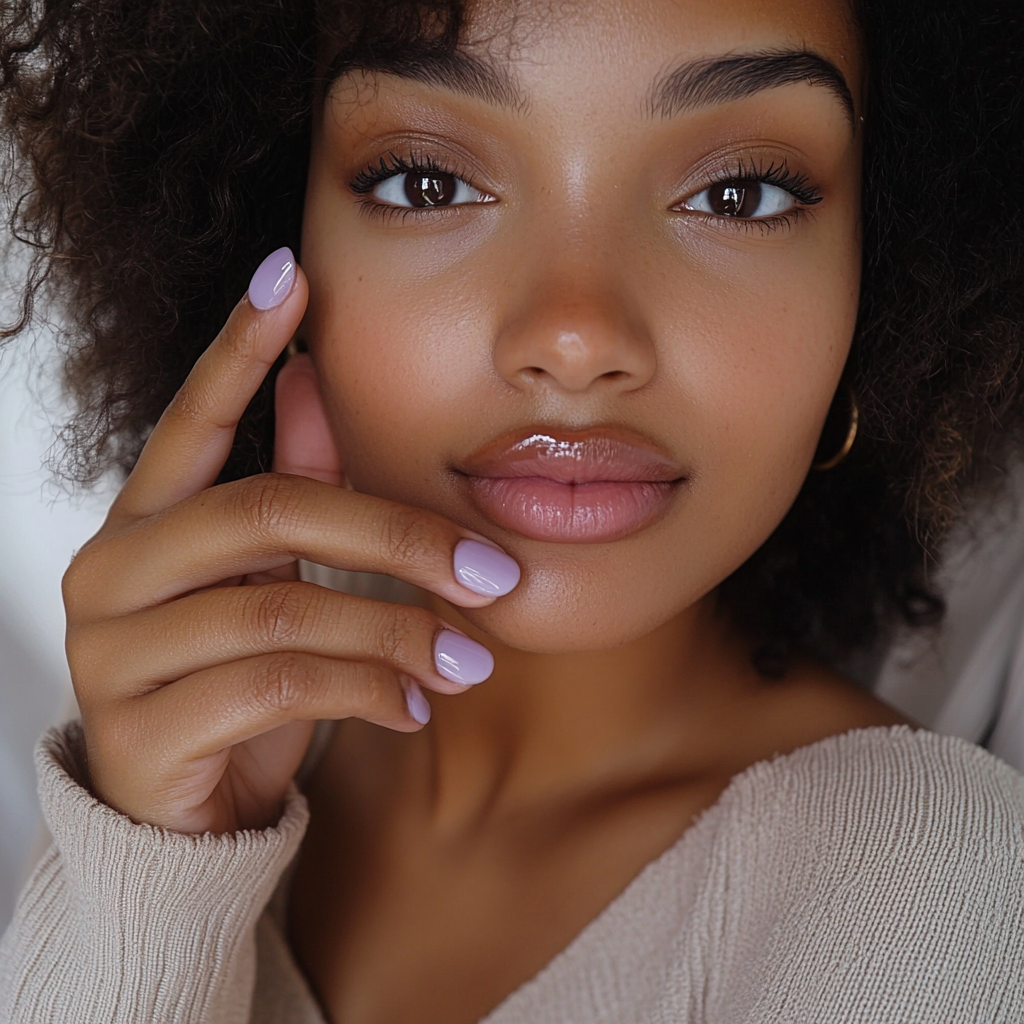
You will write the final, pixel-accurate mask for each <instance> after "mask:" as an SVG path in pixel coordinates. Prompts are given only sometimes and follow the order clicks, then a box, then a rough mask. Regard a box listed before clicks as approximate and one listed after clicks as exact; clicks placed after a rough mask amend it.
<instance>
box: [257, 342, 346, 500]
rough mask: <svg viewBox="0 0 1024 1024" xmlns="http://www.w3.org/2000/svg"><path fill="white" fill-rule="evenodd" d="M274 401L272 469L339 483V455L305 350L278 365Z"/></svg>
mask: <svg viewBox="0 0 1024 1024" xmlns="http://www.w3.org/2000/svg"><path fill="white" fill-rule="evenodd" d="M274 402H275V421H276V425H275V429H274V470H275V471H276V472H278V473H294V474H295V475H296V476H308V477H311V478H312V479H313V480H321V481H323V483H326V484H335V485H336V486H340V485H341V483H342V472H341V458H340V456H339V455H338V448H337V445H336V444H335V443H334V435H333V434H332V433H331V425H330V422H329V421H328V418H327V409H326V408H325V406H324V399H323V395H322V394H321V393H320V382H319V380H317V376H316V369H315V368H314V366H313V360H312V359H310V357H309V356H308V355H307V354H306V353H301V354H300V355H296V356H292V358H291V359H289V360H288V362H287V363H285V365H284V366H283V367H281V372H280V373H278V375H277V385H276V389H275V397H274Z"/></svg>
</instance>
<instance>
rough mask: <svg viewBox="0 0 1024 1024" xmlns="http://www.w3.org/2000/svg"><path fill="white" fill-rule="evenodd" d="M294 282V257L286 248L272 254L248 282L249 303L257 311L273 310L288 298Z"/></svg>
mask: <svg viewBox="0 0 1024 1024" xmlns="http://www.w3.org/2000/svg"><path fill="white" fill-rule="evenodd" d="M294 281H295V256H294V255H293V253H292V251H291V249H289V248H288V246H284V248H282V249H277V250H276V251H275V252H272V253H271V254H270V255H269V256H268V257H267V258H266V259H265V260H264V261H263V262H262V263H261V264H260V265H259V266H258V267H257V268H256V273H255V274H253V275H252V280H251V281H250V282H249V301H250V302H251V303H252V304H253V305H254V306H255V307H256V308H257V309H273V308H274V307H275V306H280V305H281V303H282V302H284V300H285V299H286V298H287V297H288V293H289V292H290V291H291V290H292V284H293V283H294Z"/></svg>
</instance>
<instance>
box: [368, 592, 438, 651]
mask: <svg viewBox="0 0 1024 1024" xmlns="http://www.w3.org/2000/svg"><path fill="white" fill-rule="evenodd" d="M427 617H429V613H426V612H423V611H421V610H420V609H415V608H408V607H403V606H392V607H385V608H383V609H381V612H380V620H379V622H378V623H377V628H376V648H377V649H376V654H377V657H378V658H380V660H381V661H386V662H390V663H391V664H396V665H407V664H409V663H411V662H414V661H417V660H420V659H419V658H418V657H417V655H420V656H422V651H421V650H419V648H420V647H421V646H422V643H423V638H424V634H425V633H426V632H429V631H431V630H432V626H430V625H425V624H424V621H423V620H424V619H425V618H427Z"/></svg>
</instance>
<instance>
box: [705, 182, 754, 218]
mask: <svg viewBox="0 0 1024 1024" xmlns="http://www.w3.org/2000/svg"><path fill="white" fill-rule="evenodd" d="M709 198H710V201H711V202H710V205H711V209H712V210H713V211H714V212H715V213H717V214H718V215H719V216H720V217H752V216H753V215H754V213H755V211H756V210H757V208H758V207H759V206H760V205H761V186H760V185H759V184H758V183H757V182H756V181H743V182H731V183H728V184H722V185H716V186H715V187H714V188H713V189H712V190H711V195H710V197H709Z"/></svg>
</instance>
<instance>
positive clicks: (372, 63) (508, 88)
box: [327, 49, 855, 125]
mask: <svg viewBox="0 0 1024 1024" xmlns="http://www.w3.org/2000/svg"><path fill="white" fill-rule="evenodd" d="M353 71H364V72H367V73H369V74H384V75H394V76H396V77H398V78H403V79H406V80H407V81H412V82H419V83H421V84H422V85H429V86H435V87H440V88H442V89H449V90H451V91H452V92H457V93H461V94H462V95H464V96H469V97H471V98H472V99H477V100H481V101H482V102H484V103H487V104H491V105H493V106H498V107H504V108H506V109H510V110H513V111H515V112H517V113H523V112H525V111H526V110H527V109H528V107H529V103H528V101H527V99H526V96H525V95H524V93H523V91H522V89H521V87H520V85H519V83H518V82H517V80H516V77H515V75H514V74H513V73H512V71H511V70H510V69H509V68H506V67H502V66H500V65H498V64H494V63H491V62H490V61H485V60H481V59H480V58H479V57H474V56H473V55H472V54H468V53H465V52H464V51H461V50H436V49H431V50H428V51H425V52H422V53H420V54H415V53H413V54H407V55H403V56H402V57H386V56H379V57H378V56H374V55H372V54H360V55H359V57H356V58H350V59H345V58H344V57H343V56H342V55H340V54H339V55H338V56H337V57H335V58H334V60H333V61H331V63H330V65H329V66H328V68H327V84H328V87H329V86H330V84H331V83H333V82H334V81H336V80H337V79H338V78H339V77H341V76H342V75H345V74H348V73H350V72H353ZM797 82H806V83H807V84H809V85H814V86H823V87H824V88H826V89H829V90H830V91H831V92H832V93H834V94H835V96H836V97H837V98H838V100H839V101H840V103H842V105H843V109H844V111H845V112H846V116H847V118H848V120H849V122H850V124H851V125H852V124H853V123H854V110H855V108H854V102H853V95H852V93H851V92H850V87H849V86H848V85H847V84H846V79H845V78H844V77H843V74H842V72H841V71H840V70H839V69H838V68H837V67H836V66H835V64H833V63H832V62H831V61H830V60H827V59H826V58H825V57H822V56H821V55H820V54H817V53H813V52H812V51H810V50H768V51H764V52H761V53H746V54H729V55H726V56H722V57H706V58H700V59H697V60H691V61H687V62H686V63H685V64H681V65H679V67H677V68H675V69H674V70H673V71H670V72H669V73H668V74H666V75H663V76H661V77H660V78H659V79H657V80H655V82H654V84H653V85H652V86H651V89H650V91H649V93H648V99H647V102H646V104H645V112H646V113H647V114H648V116H650V117H663V118H669V117H675V116H676V115H678V114H681V113H684V112H685V111H688V110H694V109H697V108H699V107H706V106H713V105H715V104H718V103H727V102H730V101H732V100H738V99H744V98H746V97H747V96H753V95H755V94H756V93H759V92H763V91H765V90H767V89H777V88H780V87H781V86H785V85H793V84H795V83H797Z"/></svg>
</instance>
